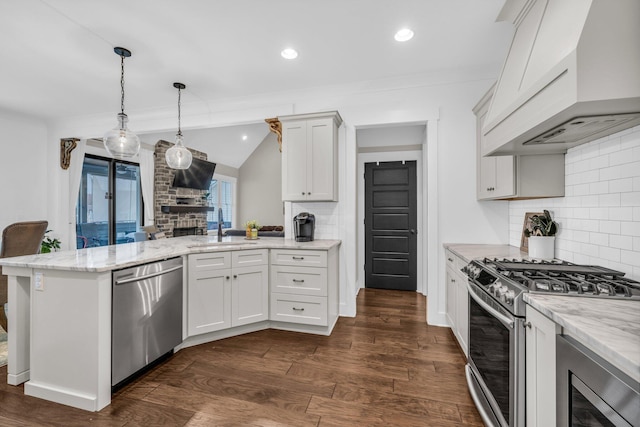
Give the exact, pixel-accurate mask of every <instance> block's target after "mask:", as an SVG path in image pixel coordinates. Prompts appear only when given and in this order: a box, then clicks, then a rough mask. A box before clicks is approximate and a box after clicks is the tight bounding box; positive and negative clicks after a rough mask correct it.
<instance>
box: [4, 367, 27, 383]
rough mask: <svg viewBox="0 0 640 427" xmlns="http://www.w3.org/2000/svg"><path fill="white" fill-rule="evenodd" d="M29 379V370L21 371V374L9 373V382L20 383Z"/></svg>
mask: <svg viewBox="0 0 640 427" xmlns="http://www.w3.org/2000/svg"><path fill="white" fill-rule="evenodd" d="M27 381H29V370H26V371H23V372H20V373H19V374H7V384H9V385H20V384H22V383H25V382H27Z"/></svg>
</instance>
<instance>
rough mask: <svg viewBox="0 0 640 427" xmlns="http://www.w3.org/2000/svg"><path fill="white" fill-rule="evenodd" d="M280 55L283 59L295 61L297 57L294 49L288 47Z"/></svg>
mask: <svg viewBox="0 0 640 427" xmlns="http://www.w3.org/2000/svg"><path fill="white" fill-rule="evenodd" d="M280 55H282V57H283V58H284V59H296V58H297V57H298V52H296V50H295V49H291V48H290V47H288V48H286V49H284V50H283V51H282V52H280Z"/></svg>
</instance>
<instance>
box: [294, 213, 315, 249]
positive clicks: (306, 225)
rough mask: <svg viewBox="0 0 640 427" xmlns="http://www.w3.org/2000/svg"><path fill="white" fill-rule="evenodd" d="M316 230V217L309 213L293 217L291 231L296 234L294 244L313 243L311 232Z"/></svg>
mask: <svg viewBox="0 0 640 427" xmlns="http://www.w3.org/2000/svg"><path fill="white" fill-rule="evenodd" d="M315 228H316V217H315V216H314V215H313V214H311V213H309V212H300V213H299V214H298V215H296V216H294V217H293V230H294V231H295V234H296V242H311V241H313V232H314V230H315Z"/></svg>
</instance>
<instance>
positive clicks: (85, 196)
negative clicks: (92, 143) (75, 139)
mask: <svg viewBox="0 0 640 427" xmlns="http://www.w3.org/2000/svg"><path fill="white" fill-rule="evenodd" d="M142 214H143V206H142V189H141V187H140V166H139V165H138V164H136V163H129V162H124V161H120V160H114V159H109V158H105V157H98V156H92V155H86V156H85V159H84V163H83V165H82V180H81V182H80V191H79V194H78V204H77V207H76V235H77V248H78V249H81V248H86V247H94V246H106V245H113V244H119V243H128V242H133V241H134V238H133V233H135V232H136V231H138V229H139V227H140V226H141V225H142V221H143V220H142Z"/></svg>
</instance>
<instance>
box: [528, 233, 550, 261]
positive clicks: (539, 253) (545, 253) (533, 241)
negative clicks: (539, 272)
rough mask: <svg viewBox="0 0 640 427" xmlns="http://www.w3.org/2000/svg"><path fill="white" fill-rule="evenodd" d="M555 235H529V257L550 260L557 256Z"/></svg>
mask: <svg viewBox="0 0 640 427" xmlns="http://www.w3.org/2000/svg"><path fill="white" fill-rule="evenodd" d="M555 240H556V237H555V236H531V237H529V257H530V258H536V259H546V260H550V259H553V258H555V249H554V243H555Z"/></svg>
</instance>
